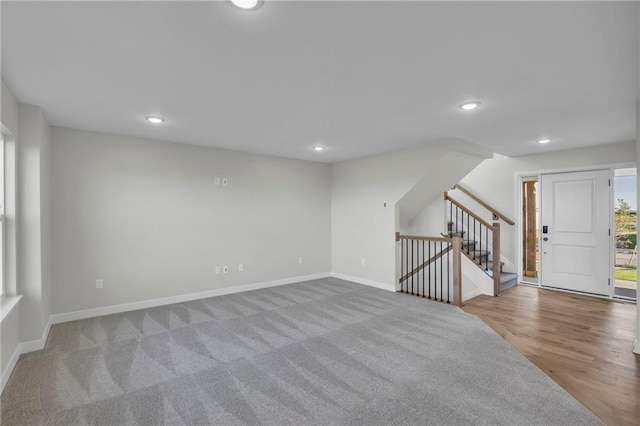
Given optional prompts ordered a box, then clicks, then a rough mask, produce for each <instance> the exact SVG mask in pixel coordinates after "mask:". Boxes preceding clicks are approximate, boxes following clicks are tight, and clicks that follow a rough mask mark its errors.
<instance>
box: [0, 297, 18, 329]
mask: <svg viewBox="0 0 640 426" xmlns="http://www.w3.org/2000/svg"><path fill="white" fill-rule="evenodd" d="M20 299H22V296H0V324H1V323H2V321H4V319H5V318H6V317H7V316H9V314H10V313H11V311H13V309H14V308H15V307H16V306H18V302H19V301H20Z"/></svg>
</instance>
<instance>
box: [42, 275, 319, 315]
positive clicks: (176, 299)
mask: <svg viewBox="0 0 640 426" xmlns="http://www.w3.org/2000/svg"><path fill="white" fill-rule="evenodd" d="M330 276H331V274H330V273H329V272H325V273H320V274H313V275H304V276H300V277H292V278H284V279H281V280H274V281H264V282H259V283H253V284H246V285H240V286H235V287H225V288H216V289H213V290H207V291H201V292H198V293H189V294H180V295H177V296H169V297H162V298H159V299H149V300H141V301H139V302H131V303H123V304H120V305H111V306H103V307H99V308H92V309H85V310H82V311H75V312H67V313H63V314H55V315H51V321H50V322H51V323H52V324H58V323H61V322H67V321H77V320H81V319H87V318H95V317H100V316H103V315H112V314H119V313H122V312H129V311H137V310H138V309H147V308H155V307H156V306H164V305H171V304H173V303H183V302H190V301H192V300H199V299H206V298H208V297H215V296H224V295H227V294H233V293H241V292H244V291H251V290H259V289H262V288H268V287H276V286H280V285H286V284H294V283H298V282H303V281H311V280H317V279H320V278H327V277H330Z"/></svg>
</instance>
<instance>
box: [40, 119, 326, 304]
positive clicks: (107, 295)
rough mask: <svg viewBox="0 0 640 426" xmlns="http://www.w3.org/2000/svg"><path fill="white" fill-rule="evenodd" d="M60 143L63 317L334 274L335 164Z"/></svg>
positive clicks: (77, 140) (135, 143) (179, 147)
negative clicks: (221, 182)
mask: <svg viewBox="0 0 640 426" xmlns="http://www.w3.org/2000/svg"><path fill="white" fill-rule="evenodd" d="M52 140H53V145H52V176H53V180H52V201H53V203H52V206H53V209H52V229H53V234H52V241H53V246H52V249H53V259H52V273H53V302H54V303H53V311H54V313H66V312H72V311H78V310H84V309H89V308H96V307H104V306H110V305H116V304H122V303H129V302H136V301H142V300H147V299H154V298H162V297H170V296H177V295H184V294H189V293H196V292H202V291H207V290H212V289H222V288H229V287H234V286H240V285H243V284H249V283H259V282H264V281H270V280H277V279H283V278H290V277H298V276H306V275H311V274H318V273H328V272H330V270H331V261H330V251H331V246H330V238H331V210H330V208H331V175H330V166H329V165H328V164H323V163H315V162H307V161H299V160H290V159H283V158H277V157H270V156H263V155H252V154H246V153H241V152H235V151H228V150H221V149H214V148H206V147H199V146H192V145H185V144H177V143H169V142H161V141H154V140H145V139H139V138H133V137H124V136H114V135H107V134H99V133H92V132H85V131H79V130H71V129H62V128H53V129H52ZM216 177H220V178H223V177H225V178H228V180H229V184H228V185H227V186H216V185H215V178H216ZM299 256H301V257H303V263H302V264H299V263H298V257H299ZM239 263H242V264H243V265H244V272H238V264H239ZM217 265H219V266H223V265H228V266H229V268H230V272H229V273H228V274H220V275H215V266H217ZM96 279H103V280H104V288H103V289H101V290H96V288H95V281H96Z"/></svg>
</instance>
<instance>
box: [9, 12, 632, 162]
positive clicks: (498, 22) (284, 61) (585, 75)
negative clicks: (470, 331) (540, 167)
mask: <svg viewBox="0 0 640 426" xmlns="http://www.w3.org/2000/svg"><path fill="white" fill-rule="evenodd" d="M637 7H638V6H637V4H636V2H602V3H598V2H566V3H565V2H562V3H554V2H496V3H489V2H449V3H444V2H326V1H325V2H308V1H305V2H291V1H289V2H274V1H270V0H266V1H265V3H264V4H263V5H262V7H261V8H260V9H258V10H255V11H249V12H247V11H242V10H239V9H236V8H233V7H231V6H230V5H229V4H228V3H226V2H203V1H201V2H89V1H88V2H42V3H35V2H7V1H3V2H2V77H3V79H4V80H5V82H6V83H7V84H8V86H9V87H10V88H11V89H12V91H13V93H14V95H15V96H16V97H17V99H18V100H19V101H20V102H25V103H30V104H35V105H39V106H41V107H42V108H43V109H44V111H45V114H46V116H47V118H48V120H49V122H50V123H51V124H52V125H55V126H65V127H72V128H80V129H87V130H94V131H100V132H108V133H117V134H126V135H135V136H142V137H149V138H155V139H163V140H171V141H177V142H184V143H193V144H200V145H210V146H216V147H223V148H230V149H236V150H242V151H249V152H256V153H266V154H273V155H278V156H285V157H292V158H301V159H309V160H317V161H328V162H334V161H340V160H344V159H349V158H355V157H361V156H365V155H371V154H375V153H379V152H384V151H391V150H395V149H399V148H403V147H410V146H416V145H420V144H425V143H430V142H433V141H435V140H440V139H442V138H443V137H456V138H461V139H466V140H469V141H472V142H476V143H479V144H482V145H485V146H488V147H490V148H492V149H493V150H494V151H496V152H499V153H501V154H505V155H521V154H527V153H534V152H540V151H550V150H559V149H569V148H574V147H580V146H588V145H595V144H602V143H614V142H622V141H629V140H633V139H635V102H636V96H637V78H638V9H637ZM465 100H480V101H481V102H482V103H483V105H482V107H481V108H480V109H478V110H476V111H473V112H463V111H461V110H459V109H458V107H457V106H458V105H459V104H460V103H462V102H463V101H465ZM149 114H159V115H161V116H163V117H166V119H167V122H166V123H164V124H162V125H158V126H153V125H151V124H149V123H147V122H145V121H144V120H143V117H144V116H145V115H149ZM542 136H550V137H551V138H553V142H552V143H550V144H547V145H544V146H542V145H540V144H538V143H536V139H537V138H539V137H542ZM318 143H319V144H322V145H325V146H326V147H327V150H326V151H325V152H322V153H316V152H313V151H312V150H311V147H312V146H313V145H314V144H318Z"/></svg>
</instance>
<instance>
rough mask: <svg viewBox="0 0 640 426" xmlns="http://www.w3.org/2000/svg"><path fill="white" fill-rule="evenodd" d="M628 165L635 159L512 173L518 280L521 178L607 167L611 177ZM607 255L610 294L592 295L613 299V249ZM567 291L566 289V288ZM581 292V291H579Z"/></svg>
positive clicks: (611, 208)
mask: <svg viewBox="0 0 640 426" xmlns="http://www.w3.org/2000/svg"><path fill="white" fill-rule="evenodd" d="M628 167H637V162H635V161H630V162H625V163H610V164H602V165H592V166H580V167H567V168H562V169H534V170H524V171H517V172H515V173H514V183H513V184H514V194H515V195H516V196H515V197H514V198H515V200H514V204H515V212H516V215H515V216H516V217H515V222H516V223H515V225H514V226H516V227H517V229H516V232H514V236H515V241H514V243H515V248H516V250H515V256H516V258H515V259H514V260H515V262H514V263H515V265H516V267H517V271H518V281H522V278H523V276H522V267H523V264H522V239H523V235H522V179H523V178H524V177H528V176H538V181H539V179H540V176H541V175H543V174H552V173H571V172H586V171H590V170H606V169H609V172H610V176H611V179H613V174H614V172H615V169H624V168H628ZM610 188H611V189H610V190H609V200H610V202H609V216H610V224H611V229H614V228H615V223H614V218H613V198H612V197H613V183H612V185H611V187H610ZM612 234H615V233H614V232H612ZM613 244H615V235H611V236H610V247H613ZM609 252H610V253H609V256H610V262H609V263H610V265H611V267H610V271H609V279H611V282H612V285H611V286H610V294H609V296H608V297H607V296H595V295H594V297H601V298H603V297H604V298H606V299H613V291H614V286H613V282H614V269H615V259H614V253H613V250H609ZM530 285H534V286H537V287H541V284H540V280H538V284H530ZM567 291H568V290H567ZM581 294H582V293H581Z"/></svg>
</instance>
